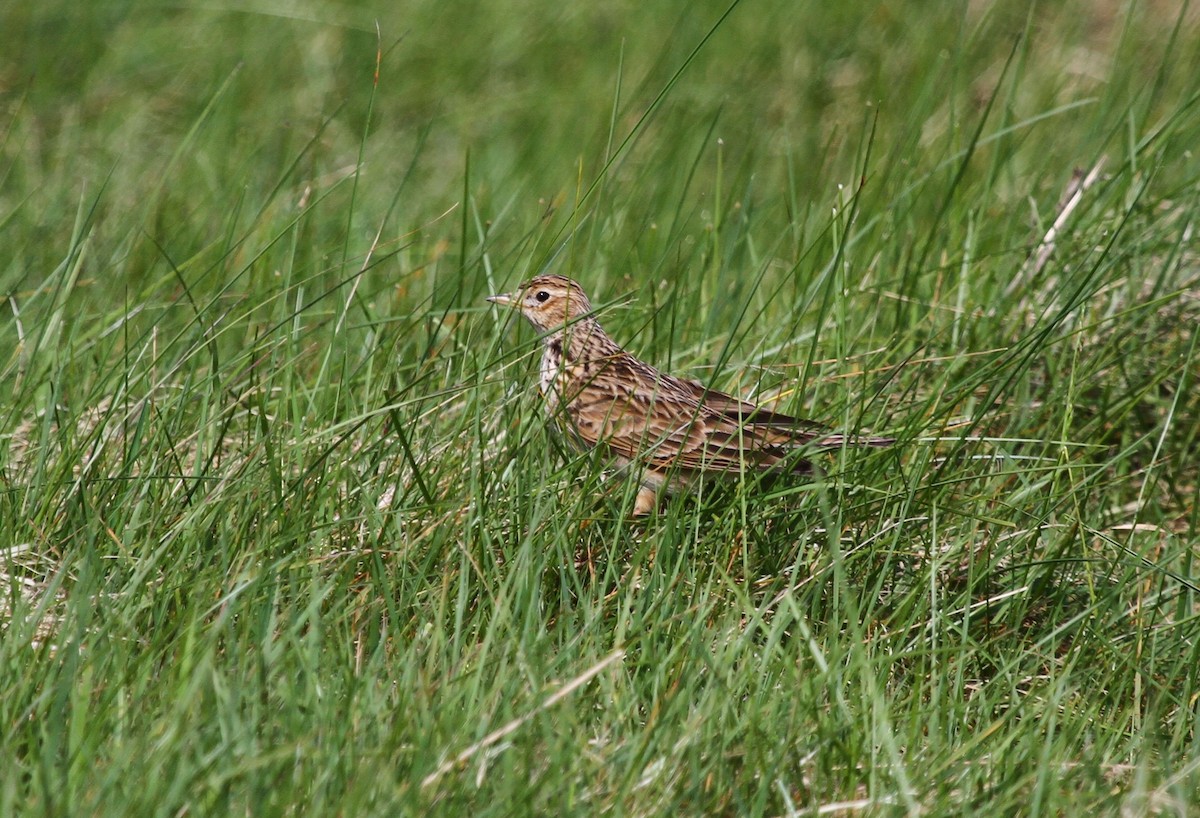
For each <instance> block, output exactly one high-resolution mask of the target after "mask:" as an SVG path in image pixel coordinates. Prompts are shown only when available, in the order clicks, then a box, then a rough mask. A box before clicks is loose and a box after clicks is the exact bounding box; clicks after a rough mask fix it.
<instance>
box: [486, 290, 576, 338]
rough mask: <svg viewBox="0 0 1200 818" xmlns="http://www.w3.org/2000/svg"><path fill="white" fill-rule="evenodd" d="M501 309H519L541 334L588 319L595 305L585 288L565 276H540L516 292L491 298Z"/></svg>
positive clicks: (489, 299)
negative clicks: (510, 307)
mask: <svg viewBox="0 0 1200 818" xmlns="http://www.w3.org/2000/svg"><path fill="white" fill-rule="evenodd" d="M488 301H491V302H492V303H493V304H500V305H501V306H512V307H516V308H517V309H519V310H520V311H521V314H522V315H524V316H525V317H526V318H527V319H529V323H531V324H533V325H534V326H535V327H536V328H537V329H538V331H539V332H551V331H553V330H556V329H562V328H563V327H566V326H568V325H570V324H574V323H576V322H578V321H582V320H586V319H588V318H589V317H590V316H591V314H592V305H591V302H589V301H588V297H587V295H586V294H585V293H584V292H583V288H582V287H580V286H579V285H578V284H576V283H575V282H574V281H572V280H571V279H569V278H565V277H563V276H538V277H537V278H533V279H530V280H529V281H526V282H525V283H524V284H522V285H521V287H520V289H518V290H517V291H516V292H511V293H505V294H503V295H493V296H489V297H488Z"/></svg>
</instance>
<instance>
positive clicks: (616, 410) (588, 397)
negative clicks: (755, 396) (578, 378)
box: [567, 378, 815, 471]
mask: <svg viewBox="0 0 1200 818" xmlns="http://www.w3.org/2000/svg"><path fill="white" fill-rule="evenodd" d="M639 387H640V388H639ZM670 387H671V385H670V384H669V383H665V382H663V381H660V382H658V383H657V384H654V385H653V387H648V386H647V385H646V384H639V383H638V382H637V381H633V380H629V379H616V378H613V379H610V378H597V379H596V380H595V381H594V382H593V383H592V384H591V385H590V386H589V387H588V388H587V389H586V390H585V391H584V392H583V393H581V394H580V395H579V397H578V398H577V399H576V400H574V401H571V402H570V404H568V406H567V412H568V414H569V415H570V420H571V423H572V425H573V426H574V431H575V433H576V434H577V435H578V436H579V438H580V439H581V440H582V441H583V442H584V443H586V444H588V445H591V446H605V447H607V448H608V449H610V450H611V451H612V452H614V453H615V454H617V455H620V456H621V457H624V458H627V459H630V460H634V459H636V460H639V461H641V462H644V463H646V464H647V465H649V466H652V467H657V468H663V469H665V468H670V467H677V468H679V469H683V470H694V471H700V470H703V471H741V470H742V469H743V468H745V469H749V470H764V469H770V468H772V467H774V466H776V465H777V464H779V463H780V462H781V461H783V460H785V459H786V458H788V455H789V454H790V452H792V451H793V450H794V449H795V448H796V447H797V446H798V445H800V444H802V443H806V442H808V441H809V440H812V439H814V437H815V436H812V435H809V436H808V437H806V438H803V439H798V438H797V436H796V435H795V434H793V433H790V432H788V431H786V430H783V429H777V428H774V427H772V426H769V425H763V424H756V423H752V422H751V423H746V422H743V421H739V420H738V419H737V417H736V415H735V416H734V417H730V416H727V415H726V414H724V413H722V412H718V411H716V410H715V409H713V408H711V407H709V406H707V405H706V404H703V403H701V402H700V401H699V400H697V399H696V397H695V395H694V394H693V393H692V392H691V391H690V390H688V391H682V390H678V389H672V388H670ZM727 397H728V396H727ZM730 400H736V399H734V398H730ZM746 405H747V406H750V407H753V404H746ZM794 465H796V466H797V467H799V466H800V464H799V463H798V462H797V463H795V464H794Z"/></svg>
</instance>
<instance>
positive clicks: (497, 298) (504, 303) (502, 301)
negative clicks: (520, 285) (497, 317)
mask: <svg viewBox="0 0 1200 818" xmlns="http://www.w3.org/2000/svg"><path fill="white" fill-rule="evenodd" d="M487 300H488V301H491V302H492V303H493V304H499V305H500V306H501V307H510V306H512V305H513V304H515V303H517V298H516V296H515V295H514V294H513V293H501V294H500V295H489V296H488V298H487Z"/></svg>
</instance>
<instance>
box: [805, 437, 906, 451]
mask: <svg viewBox="0 0 1200 818" xmlns="http://www.w3.org/2000/svg"><path fill="white" fill-rule="evenodd" d="M895 442H896V438H894V437H875V436H873V435H865V436H864V435H843V434H832V435H825V436H824V437H822V438H820V439H818V440H814V441H813V443H812V445H813V446H814V447H815V448H818V449H840V448H842V447H843V446H876V447H879V448H882V447H884V446H891V445H892V444H893V443H895Z"/></svg>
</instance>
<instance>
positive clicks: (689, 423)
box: [488, 275, 894, 516]
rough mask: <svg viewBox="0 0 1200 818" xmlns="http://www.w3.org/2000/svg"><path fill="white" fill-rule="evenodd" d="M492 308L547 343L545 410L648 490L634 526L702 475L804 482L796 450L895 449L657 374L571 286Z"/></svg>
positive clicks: (503, 299)
mask: <svg viewBox="0 0 1200 818" xmlns="http://www.w3.org/2000/svg"><path fill="white" fill-rule="evenodd" d="M488 301H491V302H492V303H494V304H500V305H507V306H513V307H516V308H518V309H520V310H521V313H522V315H524V316H525V317H526V318H527V319H529V322H530V323H531V324H533V326H534V327H535V328H537V330H538V331H539V332H541V333H544V334H543V338H542V340H543V343H544V344H545V350H544V352H543V354H542V367H541V379H540V380H541V392H542V396H543V397H544V398H545V400H546V405H547V408H548V409H549V410H550V414H551V416H552V417H553V418H554V419H555V420H556V421H557V422H558V425H559V426H561V427H563V429H564V431H565V432H566V433H567V435H568V436H569V437H570V438H572V439H573V440H574V442H576V443H577V444H579V445H581V446H583V447H585V448H593V447H602V448H603V449H604V450H605V452H606V454H608V455H610V456H611V457H612V459H613V460H614V461H616V463H617V465H618V466H620V467H622V468H625V469H633V470H634V472H633V473H634V474H636V476H637V478H638V480H639V481H640V482H641V488H640V489H639V490H638V494H637V498H636V500H635V501H634V507H633V513H634V515H635V516H641V515H644V514H649V513H651V512H652V511H654V510H655V508H656V506H657V501H658V494H659V492H660V491H662V490H664V489H665V490H667V491H675V490H678V489H682V488H686V487H688V486H690V485H692V484H693V483H694V482H695V481H696V480H697V479H698V478H699V477H700V475H702V474H712V473H716V474H723V475H727V476H728V475H733V476H736V475H741V474H750V473H754V472H773V471H779V472H791V473H793V474H804V473H807V472H809V471H810V470H811V468H812V467H811V464H810V463H809V462H808V461H807V460H804V459H803V458H801V457H798V456H797V450H800V449H804V450H808V451H810V452H811V451H817V450H821V449H836V448H840V447H842V446H844V445H853V446H887V445H890V444H891V443H893V442H894V441H893V440H892V439H891V438H885V437H853V436H850V437H848V436H845V435H842V434H837V433H835V432H833V431H831V430H830V429H828V428H827V427H825V426H822V425H821V424H818V423H813V422H811V421H806V420H798V419H796V418H793V417H790V416H788V415H784V414H781V413H779V412H773V411H770V410H768V409H763V408H761V407H759V406H757V405H755V404H753V403H750V402H749V401H744V400H741V399H739V398H735V397H733V396H732V395H727V394H725V393H724V392H718V391H717V390H715V389H709V388H707V387H705V386H704V385H703V384H702V383H700V382H699V381H689V380H684V379H682V378H676V377H674V376H673V375H668V374H666V373H663V372H659V371H658V370H657V369H655V368H654V367H652V366H650V365H649V364H647V363H644V362H642V361H639V360H638V359H637V358H635V357H633V356H632V355H630V354H629V353H628V352H626V351H625V350H623V349H621V347H619V346H617V344H616V342H614V341H613V340H612V338H610V337H608V334H607V333H606V332H605V331H604V330H603V329H602V328H601V327H600V324H599V322H597V321H596V318H595V316H594V315H593V310H592V305H591V303H590V302H589V301H588V298H587V295H585V294H584V292H583V289H582V288H581V287H580V286H579V285H578V284H576V283H575V282H574V281H572V280H571V279H569V278H564V277H563V276H557V275H547V276H538V277H537V278H535V279H533V280H531V281H528V282H526V283H525V284H522V285H521V288H520V289H519V290H517V291H516V292H514V293H507V294H504V295H493V296H491V297H489V298H488Z"/></svg>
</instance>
